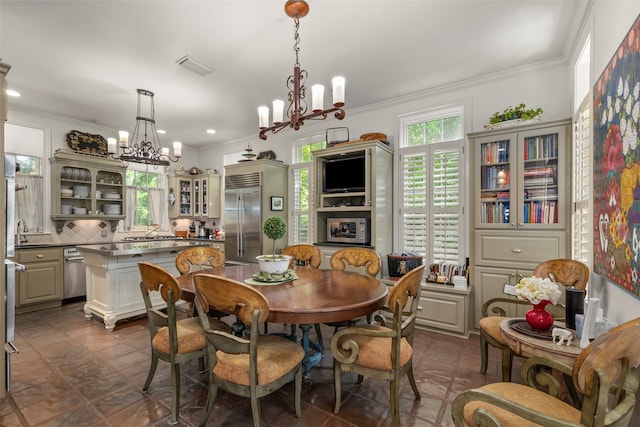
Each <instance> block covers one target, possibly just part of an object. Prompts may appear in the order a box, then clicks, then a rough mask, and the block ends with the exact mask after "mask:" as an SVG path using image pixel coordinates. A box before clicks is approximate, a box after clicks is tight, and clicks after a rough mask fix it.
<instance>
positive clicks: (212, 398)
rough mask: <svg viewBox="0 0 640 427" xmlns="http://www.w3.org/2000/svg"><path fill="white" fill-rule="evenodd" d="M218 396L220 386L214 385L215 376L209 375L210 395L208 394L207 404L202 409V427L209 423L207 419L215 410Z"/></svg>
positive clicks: (200, 423) (200, 424)
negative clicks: (214, 406)
mask: <svg viewBox="0 0 640 427" xmlns="http://www.w3.org/2000/svg"><path fill="white" fill-rule="evenodd" d="M217 396H218V386H216V385H214V384H213V376H212V375H209V393H208V394H207V402H206V403H205V404H204V408H203V409H202V417H200V422H199V423H198V425H199V426H200V427H203V426H204V425H205V424H206V423H207V419H209V415H210V414H211V410H212V409H213V404H214V403H216V397H217Z"/></svg>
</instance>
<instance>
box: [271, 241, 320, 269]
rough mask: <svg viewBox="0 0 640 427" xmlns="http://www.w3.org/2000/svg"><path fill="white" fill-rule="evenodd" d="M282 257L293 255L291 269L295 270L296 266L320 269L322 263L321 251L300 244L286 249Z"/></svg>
mask: <svg viewBox="0 0 640 427" xmlns="http://www.w3.org/2000/svg"><path fill="white" fill-rule="evenodd" d="M280 253H281V254H282V255H291V256H292V258H291V262H290V263H289V268H293V267H294V266H295V265H296V264H300V265H305V266H309V267H311V268H318V267H320V264H321V263H322V253H321V252H320V249H318V248H317V247H315V246H313V245H307V244H303V243H301V244H298V245H290V246H287V247H286V248H284V249H283V250H282V251H281V252H280Z"/></svg>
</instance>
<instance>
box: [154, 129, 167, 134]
mask: <svg viewBox="0 0 640 427" xmlns="http://www.w3.org/2000/svg"><path fill="white" fill-rule="evenodd" d="M156 132H158V133H161V134H163V135H164V134H165V133H167V131H166V130H162V129H158V130H157V131H156Z"/></svg>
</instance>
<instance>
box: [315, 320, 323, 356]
mask: <svg viewBox="0 0 640 427" xmlns="http://www.w3.org/2000/svg"><path fill="white" fill-rule="evenodd" d="M313 326H315V328H316V338H317V339H318V345H319V346H320V353H321V354H322V355H324V343H323V342H322V331H321V330H320V324H319V323H316V324H315V325H313Z"/></svg>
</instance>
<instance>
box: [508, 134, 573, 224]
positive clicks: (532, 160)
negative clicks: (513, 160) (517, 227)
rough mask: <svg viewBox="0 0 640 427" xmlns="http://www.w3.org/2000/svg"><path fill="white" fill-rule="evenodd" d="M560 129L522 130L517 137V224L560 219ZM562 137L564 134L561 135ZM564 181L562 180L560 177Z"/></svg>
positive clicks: (548, 222)
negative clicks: (519, 177) (518, 181)
mask: <svg viewBox="0 0 640 427" xmlns="http://www.w3.org/2000/svg"><path fill="white" fill-rule="evenodd" d="M559 137H560V135H559V129H547V130H546V131H543V132H540V131H537V132H527V133H523V134H522V136H521V137H520V138H518V145H519V148H520V150H519V153H518V163H519V169H520V170H521V171H522V173H521V178H522V179H521V181H520V185H519V187H518V194H521V195H522V197H521V198H520V197H519V198H518V204H519V218H518V223H519V224H525V225H526V224H531V225H534V224H540V225H545V226H546V225H552V224H558V222H559V221H560V218H559V215H558V213H559V212H560V211H559V209H558V202H559V200H562V201H563V202H565V199H564V197H563V198H562V199H558V195H559V192H560V188H561V187H560V186H559V185H558V184H559V182H560V181H559V173H560V168H559V167H558V158H559V155H560V152H559V148H560V147H559ZM563 140H564V138H563ZM563 181H564V180H563Z"/></svg>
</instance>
